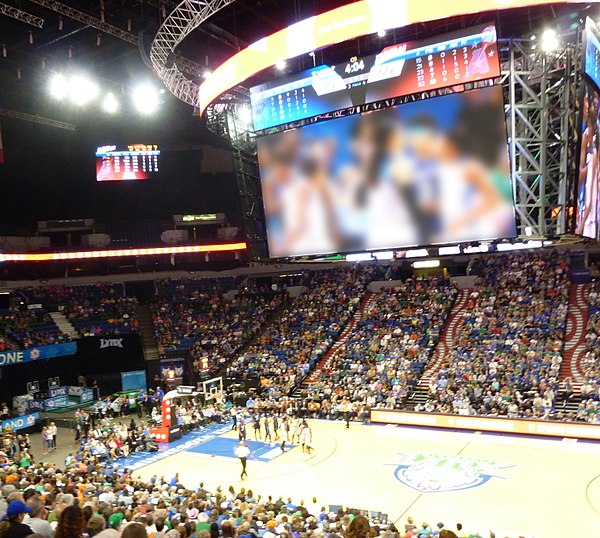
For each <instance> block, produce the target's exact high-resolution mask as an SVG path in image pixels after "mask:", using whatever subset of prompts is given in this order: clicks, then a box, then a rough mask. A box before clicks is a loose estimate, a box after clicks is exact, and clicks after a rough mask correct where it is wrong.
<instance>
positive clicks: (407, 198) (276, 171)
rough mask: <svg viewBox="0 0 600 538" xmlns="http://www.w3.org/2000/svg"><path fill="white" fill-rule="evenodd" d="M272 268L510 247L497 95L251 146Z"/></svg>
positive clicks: (510, 210)
mask: <svg viewBox="0 0 600 538" xmlns="http://www.w3.org/2000/svg"><path fill="white" fill-rule="evenodd" d="M258 158H259V164H260V173H261V183H262V191H263V200H264V205H265V216H266V224H267V236H268V244H269V252H270V255H271V256H272V257H274V258H277V257H288V256H304V255H314V254H325V253H334V252H352V251H360V250H370V249H390V248H400V247H409V246H417V245H430V244H443V243H455V242H464V241H474V240H487V239H498V238H506V237H514V236H515V235H516V229H515V217H514V207H513V194H512V184H511V181H510V175H509V160H508V151H507V140H506V125H505V116H504V109H503V98H502V89H501V88H500V87H496V86H494V87H489V88H482V89H479V90H472V91H468V92H463V93H456V94H450V95H446V96H443V97H437V98H434V99H427V100H423V101H415V102H412V103H407V104H404V105H401V106H396V107H392V108H388V109H382V110H377V111H374V112H369V113H366V114H362V115H355V116H348V117H343V118H338V119H335V120H331V121H327V122H322V123H316V124H312V125H307V126H304V127H302V128H300V129H292V130H288V131H284V132H280V133H276V134H271V135H268V136H264V137H261V138H259V139H258Z"/></svg>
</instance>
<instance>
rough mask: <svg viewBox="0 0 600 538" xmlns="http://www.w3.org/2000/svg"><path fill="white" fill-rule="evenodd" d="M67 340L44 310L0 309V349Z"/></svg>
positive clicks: (20, 347)
mask: <svg viewBox="0 0 600 538" xmlns="http://www.w3.org/2000/svg"><path fill="white" fill-rule="evenodd" d="M69 340H70V338H69V336H68V335H66V334H64V333H63V332H62V331H61V330H60V329H59V328H58V327H57V326H56V324H55V323H54V321H53V320H52V318H51V317H50V315H49V314H48V312H46V311H45V310H42V309H32V310H25V309H22V308H9V309H5V310H0V351H10V350H15V349H30V348H34V347H38V346H46V345H51V344H60V343H63V342H68V341H69Z"/></svg>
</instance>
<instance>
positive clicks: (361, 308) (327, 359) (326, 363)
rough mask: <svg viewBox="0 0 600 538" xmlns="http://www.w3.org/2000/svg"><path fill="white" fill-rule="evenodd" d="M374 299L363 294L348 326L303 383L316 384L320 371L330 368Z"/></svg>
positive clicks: (367, 294) (370, 294) (367, 293)
mask: <svg viewBox="0 0 600 538" xmlns="http://www.w3.org/2000/svg"><path fill="white" fill-rule="evenodd" d="M374 298H375V294H374V293H372V292H369V291H367V292H366V293H365V295H364V297H363V298H362V301H361V302H360V304H359V305H358V308H357V309H356V312H354V315H353V316H352V318H351V319H350V321H349V322H348V324H347V325H346V327H345V328H344V330H343V331H342V333H341V334H340V336H339V338H338V339H337V341H336V342H335V343H334V344H333V345H332V346H331V348H330V349H329V351H328V352H327V353H326V354H325V356H324V357H323V359H322V360H321V362H319V364H317V366H316V367H315V369H314V370H313V371H312V372H311V374H310V375H309V376H308V377H307V378H306V380H305V382H304V383H305V384H307V385H310V384H312V383H316V382H317V381H318V379H319V376H320V375H321V371H323V370H327V369H328V368H329V367H330V365H331V363H332V362H333V360H334V359H335V358H336V356H337V354H338V352H339V351H340V349H342V348H343V346H344V344H345V343H346V342H347V341H348V338H350V335H351V334H352V331H353V330H354V328H355V327H356V325H357V324H358V323H359V322H360V321H361V320H362V319H363V316H364V313H365V312H367V310H368V307H369V304H370V302H371V301H372V300H373V299H374Z"/></svg>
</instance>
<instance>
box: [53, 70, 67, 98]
mask: <svg viewBox="0 0 600 538" xmlns="http://www.w3.org/2000/svg"><path fill="white" fill-rule="evenodd" d="M67 87H68V85H67V79H66V78H65V77H64V76H63V75H61V74H60V73H57V74H55V75H53V76H52V78H51V79H50V85H49V91H50V95H51V96H52V97H53V98H54V99H56V100H57V101H61V100H62V99H64V98H65V97H66V95H67Z"/></svg>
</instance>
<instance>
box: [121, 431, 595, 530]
mask: <svg viewBox="0 0 600 538" xmlns="http://www.w3.org/2000/svg"><path fill="white" fill-rule="evenodd" d="M311 428H312V430H313V444H314V447H315V450H314V453H313V454H312V455H308V454H304V453H303V452H302V449H301V447H299V446H295V447H293V448H291V449H290V450H288V451H286V452H285V453H282V452H281V449H280V448H279V446H278V445H277V444H273V445H269V444H268V443H261V442H257V443H255V442H253V431H252V430H251V429H249V431H248V432H249V441H251V442H250V443H249V446H250V449H251V451H252V455H251V457H250V460H249V462H248V479H247V480H244V481H241V480H240V478H239V476H240V469H241V466H240V462H239V460H238V459H237V458H235V456H234V453H233V452H234V448H235V446H236V444H237V436H236V434H235V432H231V431H228V429H229V428H228V427H227V426H223V425H220V426H213V427H211V428H210V429H207V430H203V431H202V432H198V433H192V434H189V435H188V436H186V437H185V438H184V439H182V440H181V441H178V442H177V443H173V444H171V445H169V448H168V449H166V450H164V451H161V452H159V453H156V454H153V455H151V456H145V457H144V458H143V459H139V460H138V461H137V462H135V464H134V465H132V467H133V468H135V473H134V474H135V475H138V474H139V475H141V476H142V477H144V478H149V477H151V476H152V475H155V474H156V475H158V476H164V477H165V478H166V479H167V480H168V479H169V478H170V477H171V476H173V475H174V474H175V473H176V472H179V473H180V477H181V481H182V482H183V484H184V485H185V486H186V487H194V488H195V487H197V485H198V483H199V482H204V484H205V487H207V488H208V489H209V490H214V489H216V488H217V486H221V487H222V488H223V489H227V488H228V487H229V486H230V485H233V486H234V488H236V490H237V489H239V488H240V487H242V486H243V487H245V488H247V489H248V488H251V489H252V490H253V492H254V494H255V496H257V495H261V496H263V497H267V496H268V495H272V496H273V497H275V498H277V497H278V496H280V495H281V496H283V497H284V498H287V497H288V496H291V497H292V500H293V501H294V502H299V501H300V500H304V501H305V502H306V504H308V503H309V502H310V501H311V499H312V497H316V498H317V502H318V503H319V504H321V503H322V504H324V505H325V506H326V507H328V506H329V505H341V506H345V507H350V508H356V509H363V510H368V511H377V512H379V511H381V512H383V513H386V514H388V515H389V521H392V522H395V521H398V523H399V524H401V525H402V528H403V524H404V521H405V520H406V518H407V517H408V516H412V517H413V518H414V519H415V522H416V523H417V524H419V523H421V522H422V521H427V522H428V523H430V524H431V525H433V526H435V525H436V524H437V522H438V521H442V522H444V523H445V524H446V526H448V527H450V528H454V526H455V524H456V523H457V522H461V523H463V525H464V527H465V529H466V530H468V531H478V532H480V533H482V535H483V536H488V535H489V530H490V529H491V530H494V531H495V532H496V536H498V537H501V536H505V534H506V535H508V536H521V535H524V536H528V537H529V536H535V537H538V538H539V537H551V536H557V535H559V533H563V532H565V531H567V532H569V533H570V534H572V533H574V532H577V533H590V534H589V535H590V536H591V535H592V534H591V533H592V532H597V530H598V528H600V449H599V446H598V444H597V443H592V442H580V441H575V440H562V439H539V438H533V437H517V436H509V435H498V434H480V433H466V432H449V431H438V430H430V429H421V428H408V427H398V426H382V425H360V424H351V427H350V429H346V428H345V425H344V424H342V423H338V422H328V421H311ZM121 463H122V462H121V461H119V464H121ZM127 463H128V464H129V465H130V464H131V463H132V462H127Z"/></svg>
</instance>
